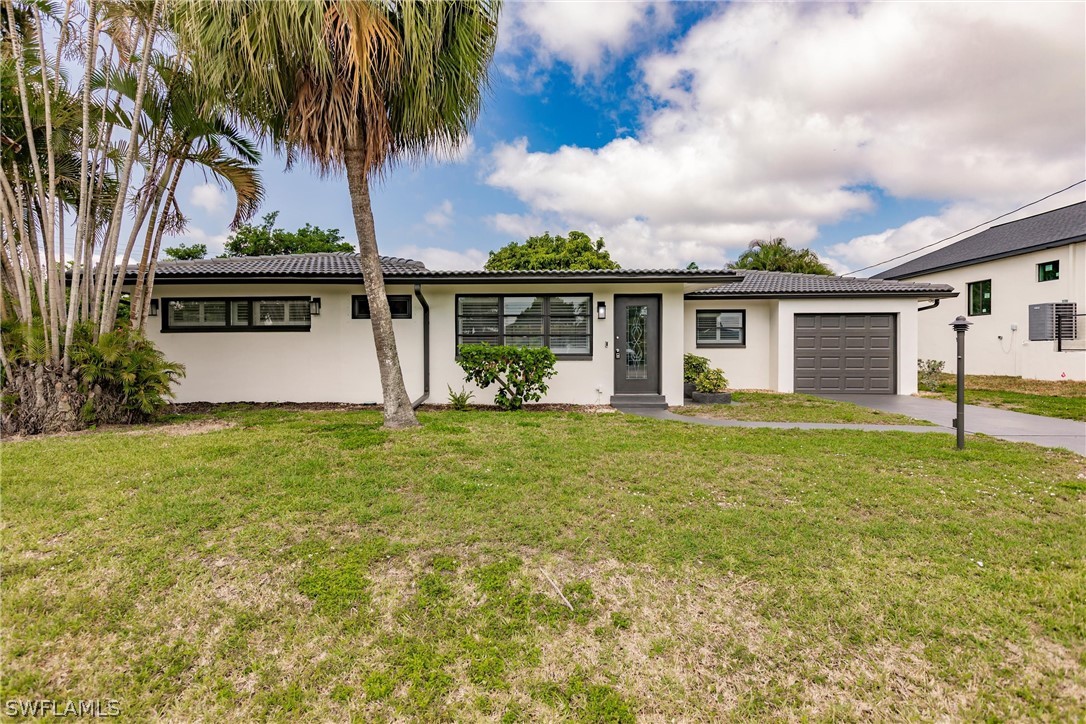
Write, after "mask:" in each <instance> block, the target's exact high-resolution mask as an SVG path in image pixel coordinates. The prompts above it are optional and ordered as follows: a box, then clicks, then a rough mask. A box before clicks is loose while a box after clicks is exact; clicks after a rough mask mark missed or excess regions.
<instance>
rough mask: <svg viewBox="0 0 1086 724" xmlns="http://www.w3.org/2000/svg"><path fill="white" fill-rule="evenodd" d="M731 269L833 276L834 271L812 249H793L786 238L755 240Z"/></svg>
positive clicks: (731, 264)
mask: <svg viewBox="0 0 1086 724" xmlns="http://www.w3.org/2000/svg"><path fill="white" fill-rule="evenodd" d="M728 268H729V269H753V270H761V271H781V272H794V273H796V274H823V275H831V274H833V270H832V269H830V268H829V267H828V266H826V265H825V264H823V263H822V261H821V260H820V259H819V258H818V254H815V253H814V252H813V251H811V250H810V249H793V248H792V247H790V246H788V242H787V241H785V240H784V237H780V236H778V237H774V238H772V239H770V240H769V241H766V240H765V239H755V240H754V241H752V242H750V244H749V245H748V246H747V250H746V251H744V252H743V253H742V254H740V255H739V259H738V260H737V261H734V262H731V263H730V264H728Z"/></svg>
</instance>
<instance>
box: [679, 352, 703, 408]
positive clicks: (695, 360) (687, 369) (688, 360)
mask: <svg viewBox="0 0 1086 724" xmlns="http://www.w3.org/2000/svg"><path fill="white" fill-rule="evenodd" d="M708 370H709V360H708V358H706V357H699V356H697V355H696V354H690V353H689V352H688V353H687V354H684V355H683V397H690V396H691V395H693V394H694V381H695V380H697V379H698V375H700V374H701V373H702V372H707V371H708Z"/></svg>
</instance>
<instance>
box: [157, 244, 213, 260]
mask: <svg viewBox="0 0 1086 724" xmlns="http://www.w3.org/2000/svg"><path fill="white" fill-rule="evenodd" d="M164 251H165V252H166V258H167V259H173V260H175V261H190V260H192V259H203V258H204V257H205V256H207V244H178V245H177V246H167V247H166V249H165V250H164Z"/></svg>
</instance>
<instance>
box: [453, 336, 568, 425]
mask: <svg viewBox="0 0 1086 724" xmlns="http://www.w3.org/2000/svg"><path fill="white" fill-rule="evenodd" d="M457 351H458V352H459V355H460V356H459V358H458V359H457V362H458V363H459V364H460V367H461V368H462V369H463V370H464V372H466V373H467V378H468V380H470V381H471V382H474V383H475V384H477V385H479V387H482V388H483V389H486V388H487V387H490V385H493V384H497V385H498V394H496V395H495V396H494V404H495V405H497V406H498V407H500V408H501V409H503V410H519V409H520V408H522V407H524V403H525V402H536V401H538V400H541V399H542V398H543V395H545V394H547V378H548V377H553V376H554V375H555V372H556V370H555V369H554V364H555V362H557V358H556V357H555V356H554V352H552V351H551V350H550V348H548V347H512V346H504V347H503V346H498V345H490V344H462V345H460V348H459V349H458V350H457ZM450 392H451V388H450Z"/></svg>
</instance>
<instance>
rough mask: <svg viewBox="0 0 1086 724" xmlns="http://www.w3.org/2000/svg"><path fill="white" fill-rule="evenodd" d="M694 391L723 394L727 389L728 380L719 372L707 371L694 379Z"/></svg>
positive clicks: (712, 369) (715, 370) (714, 369)
mask: <svg viewBox="0 0 1086 724" xmlns="http://www.w3.org/2000/svg"><path fill="white" fill-rule="evenodd" d="M694 389H695V390H697V391H698V392H703V393H708V392H723V391H724V390H726V389H728V378H727V377H725V376H724V373H723V372H722V371H721V370H718V369H716V368H715V367H714V368H711V369H707V370H705V371H704V372H702V373H701V374H700V375H698V376H697V377H696V378H694Z"/></svg>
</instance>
